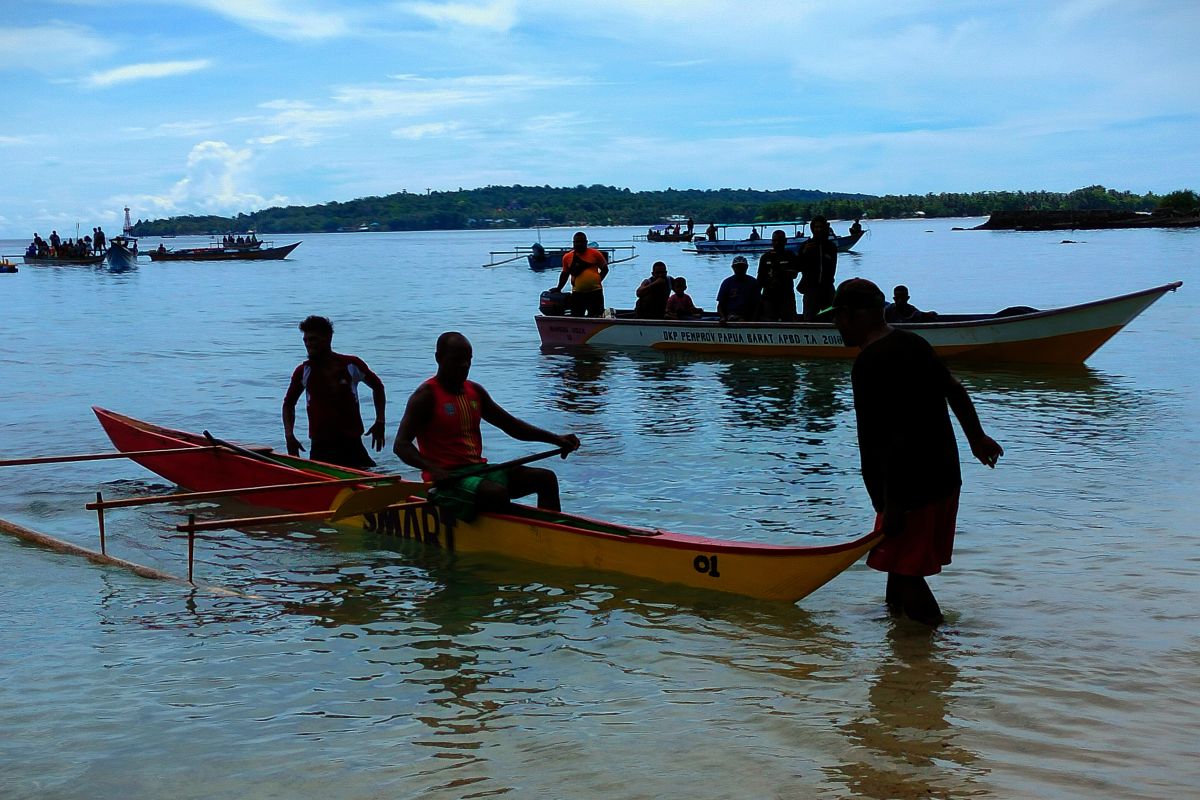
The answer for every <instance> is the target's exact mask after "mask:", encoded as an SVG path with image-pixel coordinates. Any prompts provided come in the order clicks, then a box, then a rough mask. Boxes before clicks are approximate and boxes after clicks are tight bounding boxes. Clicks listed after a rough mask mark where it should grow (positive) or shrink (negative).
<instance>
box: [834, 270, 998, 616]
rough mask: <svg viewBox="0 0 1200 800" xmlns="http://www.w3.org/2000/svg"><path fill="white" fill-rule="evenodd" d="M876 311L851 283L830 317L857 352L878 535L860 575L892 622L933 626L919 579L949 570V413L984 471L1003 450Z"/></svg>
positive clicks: (863, 438) (862, 285)
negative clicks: (866, 575) (871, 574)
mask: <svg viewBox="0 0 1200 800" xmlns="http://www.w3.org/2000/svg"><path fill="white" fill-rule="evenodd" d="M883 306H884V299H883V292H882V291H880V289H879V287H878V286H876V285H875V284H874V283H872V282H871V281H868V280H865V279H863V278H851V279H850V280H848V281H843V282H842V284H841V285H840V286H838V288H837V292H836V293H835V294H834V298H833V306H832V309H830V310H832V311H833V315H834V316H833V321H834V324H835V325H837V328H838V331H839V332H840V333H841V334H842V340H843V341H844V342H845V343H846V345H847V346H849V347H860V348H862V349H861V351H860V352H859V354H858V357H857V358H856V359H855V360H854V367H853V369H852V370H851V372H850V380H851V383H852V384H853V387H854V413H855V416H856V417H857V421H858V449H859V454H860V456H861V458H862V475H863V482H864V483H865V484H866V485H867V492H868V493H869V494H870V495H871V503H872V505H874V507H875V512H876V513H877V514H878V518H877V521H876V524H877V525H881V526H882V528H883V532H884V539H883V541H882V542H880V543H879V544H878V545H876V547H875V548H874V549H873V550H872V551H871V554H870V555H869V556H867V566H869V567H872V568H874V569H877V570H879V571H880V572H886V573H887V576H888V580H887V595H886V598H887V604H888V607H889V608H890V609H891V610H892V611H893V612H896V613H903V614H906V615H907V616H909V617H910V618H912V619H914V620H917V621H918V622H924V623H925V624H927V625H933V626H936V625H939V624H941V622H942V611H941V609H940V608H939V607H938V602H937V599H936V598H935V597H934V596H933V592H932V590H930V588H929V584H928V583H926V582H925V577H926V576H928V575H936V574H937V573H939V572H941V571H942V566H943V565H945V564H949V563H950V555H951V552H952V550H953V549H954V525H955V520H956V518H957V515H958V494H959V488H960V487H961V486H962V476H961V473H960V471H959V465H958V446H957V445H956V444H955V441H954V429H953V428H952V427H951V426H950V415H949V414H948V413H947V411H946V405H947V403H949V406H950V408H951V410H953V411H954V416H956V417H958V422H959V424H960V425H962V429H963V433H965V434H966V436H967V441H968V442H970V444H971V452H972V453H973V454H974V455H975V457H976V458H978V459H979V460H980V461H981V462H982V463H983V464H985V465H987V466H989V467H995V466H996V459H998V458H999V457H1000V456H1002V455H1004V450H1003V449H1002V448H1001V447H1000V445H998V444H996V442H995V440H993V439H992V438H991V437H990V436H988V435H987V434H986V433H984V432H983V426H982V425H981V424H980V422H979V416H978V414H976V413H975V406H974V404H973V403H972V402H971V398H970V396H969V395H968V394H967V390H966V389H965V388H963V385H962V384H961V383H959V382H958V381H957V380H955V378H954V376H953V375H951V374H950V371H949V370H947V369H946V367H945V365H944V364H942V362H941V361H940V360H939V359H938V357H937V355H936V354H934V352H933V348H932V347H931V346H930V345H929V343H928V342H927V341H925V340H924V339H922V338H921V337H920V336H917V335H916V334H915V333H911V332H909V331H905V330H899V329H896V328H893V327H891V326H890V325H888V324H887V323H886V322H884V320H883ZM822 313H824V312H822Z"/></svg>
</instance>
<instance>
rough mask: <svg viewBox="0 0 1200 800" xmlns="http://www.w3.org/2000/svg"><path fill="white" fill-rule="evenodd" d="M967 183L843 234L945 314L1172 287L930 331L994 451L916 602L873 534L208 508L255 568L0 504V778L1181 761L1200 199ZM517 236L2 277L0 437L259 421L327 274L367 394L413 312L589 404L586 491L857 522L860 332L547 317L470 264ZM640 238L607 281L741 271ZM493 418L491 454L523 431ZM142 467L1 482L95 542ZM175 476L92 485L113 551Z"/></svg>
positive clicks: (377, 242)
mask: <svg viewBox="0 0 1200 800" xmlns="http://www.w3.org/2000/svg"><path fill="white" fill-rule="evenodd" d="M975 222H977V221H975V220H967V221H963V220H930V221H911V222H876V223H874V224H872V225H871V226H870V227H871V233H870V236H869V237H868V238H867V239H866V240H865V241H864V242H863V243H862V244H861V245H860V250H861V254H857V255H855V254H852V255H846V256H843V257H842V258H841V260H840V263H839V274H840V275H841V276H843V277H849V276H851V275H856V274H857V275H862V276H866V277H870V278H873V279H875V280H876V281H878V282H879V283H880V284H881V285H884V286H885V287H888V288H890V286H891V285H892V284H894V283H898V282H904V283H906V284H908V285H909V287H910V289H911V290H912V294H913V301H914V302H915V303H916V304H917V305H918V306H920V307H922V308H933V309H937V310H941V311H946V312H949V311H973V310H982V311H987V310H997V309H1000V308H1003V307H1005V306H1010V305H1017V304H1022V305H1034V306H1038V307H1053V306H1056V305H1064V304H1070V303H1075V302H1083V301H1087V300H1092V299H1097V298H1100V297H1105V296H1110V295H1115V294H1120V293H1124V292H1128V291H1134V290H1137V289H1142V288H1146V287H1149V286H1154V285H1158V284H1162V283H1166V282H1169V281H1173V280H1183V281H1184V282H1185V286H1184V287H1183V289H1182V290H1181V291H1180V292H1178V293H1175V294H1170V295H1168V296H1167V297H1165V298H1163V299H1162V300H1161V301H1160V302H1159V303H1158V304H1156V305H1155V306H1153V307H1152V308H1150V309H1149V310H1148V311H1147V312H1146V313H1145V314H1144V315H1143V316H1142V317H1141V318H1139V319H1138V320H1136V321H1135V322H1134V323H1133V324H1132V325H1131V326H1129V328H1127V329H1126V330H1125V331H1123V332H1122V333H1120V334H1119V335H1118V336H1117V337H1116V338H1115V339H1114V340H1113V341H1111V342H1110V343H1109V344H1108V345H1106V347H1105V348H1104V349H1102V350H1101V351H1100V352H1099V353H1097V354H1096V355H1095V356H1094V357H1093V358H1092V359H1091V361H1090V362H1089V364H1088V365H1087V366H1086V367H1080V368H1021V369H1014V368H994V369H978V368H975V369H962V368H959V369H957V370H956V372H957V373H958V374H959V376H960V377H961V379H962V380H963V381H964V383H965V384H966V385H967V386H968V388H969V389H970V390H971V391H972V393H973V396H974V399H975V402H976V404H977V406H978V408H979V411H980V415H981V417H982V418H983V420H984V424H985V426H986V428H987V429H988V431H989V432H990V433H991V434H992V435H993V436H994V437H995V438H996V439H997V440H999V441H1000V442H1001V443H1002V444H1003V445H1004V447H1005V449H1006V455H1005V457H1004V458H1003V459H1002V460H1001V462H1000V466H999V467H998V468H997V469H996V470H995V471H989V470H986V469H984V468H982V467H980V466H979V465H978V464H975V463H973V462H972V463H971V464H967V463H966V461H965V460H964V477H965V487H964V495H963V502H962V511H961V514H960V536H959V548H958V550H957V552H956V553H955V563H954V564H953V565H952V566H951V567H950V568H948V570H947V571H946V572H945V573H944V574H943V575H941V576H939V577H937V578H934V579H933V580H932V584H933V586H934V589H935V591H936V592H937V594H938V596H939V598H940V599H941V601H942V604H943V606H944V608H945V609H946V611H947V612H948V617H949V624H948V625H946V626H945V627H944V628H943V629H942V630H940V631H939V632H937V633H936V634H934V635H930V634H929V633H927V632H926V631H924V630H923V629H920V628H918V627H915V626H913V625H911V624H909V623H904V622H897V621H894V620H892V619H891V618H889V617H888V616H887V614H886V613H885V611H884V608H883V605H882V583H883V579H882V576H881V575H879V574H878V573H874V572H873V571H871V570H869V569H867V568H866V567H864V566H862V565H857V566H855V567H853V568H851V569H850V570H849V571H848V572H846V573H845V574H843V575H842V576H840V577H838V578H837V579H836V580H834V581H833V582H832V583H830V584H829V585H827V586H826V587H825V588H823V589H822V590H820V591H819V592H817V593H816V594H814V595H812V596H811V597H809V598H807V599H806V600H804V601H803V602H802V603H800V604H797V605H795V606H791V605H781V604H773V603H763V602H756V601H750V600H741V599H737V598H730V597H724V596H710V595H706V594H702V593H699V592H688V591H683V590H676V589H670V588H664V587H662V586H656V585H654V584H651V583H647V582H639V581H635V580H627V579H624V578H620V577H615V576H611V575H603V574H593V573H586V572H574V571H569V570H555V569H547V568H543V567H539V566H536V565H529V564H522V563H518V562H508V561H505V560H504V559H501V558H498V557H496V558H487V559H480V558H458V559H454V558H450V557H447V556H446V555H445V554H443V553H440V552H437V551H427V550H421V549H412V548H397V547H393V546H392V545H390V544H389V543H388V542H386V541H383V540H379V539H374V538H371V537H370V536H369V535H367V534H348V533H341V534H339V533H336V532H334V531H333V530H330V529H327V528H322V527H320V526H315V525H310V526H297V527H294V528H290V529H288V528H285V529H282V530H276V531H272V532H267V531H257V532H246V531H220V532H214V533H210V534H207V535H205V536H204V537H203V538H202V540H201V541H200V543H199V546H198V549H199V553H198V563H197V573H198V575H199V577H200V578H201V579H202V580H203V581H205V582H209V583H213V584H219V585H223V586H227V587H231V588H234V589H237V590H239V591H242V592H246V593H251V594H254V595H257V596H258V598H260V599H251V598H241V597H225V596H219V595H214V594H210V593H205V592H199V591H191V590H188V589H186V588H183V587H180V586H177V585H173V584H167V583H160V582H153V581H148V580H143V579H140V578H137V577H134V576H132V575H130V574H128V573H125V572H123V571H119V570H115V569H110V568H101V567H97V566H93V565H90V564H88V563H86V562H83V561H81V560H79V559H76V558H73V557H68V556H60V555H56V554H52V553H48V552H44V551H42V550H40V549H37V548H33V547H30V546H27V545H24V544H21V543H18V542H16V541H14V540H11V539H9V538H8V537H0V717H2V718H3V720H4V734H3V736H0V796H2V797H4V798H130V797H167V796H170V797H174V798H214V797H255V798H328V797H336V798H382V797H397V798H406V797H429V798H476V797H489V796H499V795H507V796H511V797H522V798H524V797H544V798H559V797H563V798H566V797H571V798H610V797H622V798H625V797H637V798H663V797H681V798H682V797H690V798H728V797H765V798H772V797H774V798H791V797H830V798H840V797H854V798H858V797H863V798H896V797H946V798H960V797H967V796H984V797H989V796H990V797H998V798H1009V797H1037V798H1073V797H1081V796H1098V797H1112V798H1162V797H1181V796H1188V795H1193V794H1195V793H1196V791H1197V790H1198V789H1200V760H1198V759H1197V758H1196V740H1195V732H1196V731H1197V730H1200V710H1198V706H1197V704H1196V702H1195V698H1196V697H1197V695H1198V693H1200V668H1198V666H1197V665H1198V664H1200V635H1198V631H1200V580H1198V579H1197V578H1198V573H1200V537H1198V536H1197V524H1196V523H1197V521H1198V514H1197V512H1196V510H1195V509H1196V504H1195V498H1194V494H1195V487H1196V486H1198V485H1200V480H1198V478H1200V475H1198V474H1197V473H1198V470H1197V466H1196V464H1197V459H1196V453H1197V451H1198V450H1200V413H1198V412H1200V399H1198V398H1200V391H1198V388H1200V387H1198V384H1200V380H1198V376H1200V371H1198V370H1197V368H1196V365H1195V358H1196V353H1197V346H1198V345H1200V324H1198V322H1197V320H1198V319H1200V283H1198V282H1197V278H1198V277H1200V274H1198V270H1197V255H1198V254H1200V231H1109V232H1101V231H1088V232H1076V233H1072V234H1068V235H1066V236H1064V235H1063V234H1061V233H1044V234H1043V233H1021V234H1017V233H984V232H954V231H951V227H952V226H955V225H971V224H975ZM844 227H845V225H844V224H843V225H841V226H840V227H839V230H840V229H841V228H844ZM635 232H640V229H639V230H634V229H595V230H593V231H592V232H591V234H592V236H593V238H595V239H597V240H599V241H601V242H602V243H618V242H621V241H627V240H628V239H629V237H630V236H631V235H632V234H633V233H635ZM570 234H571V231H570V230H549V231H542V233H541V236H542V239H543V241H544V242H546V243H547V244H565V243H566V242H567V241H568V240H569V237H570ZM534 236H535V234H534V233H533V232H531V231H490V232H462V233H409V234H361V235H360V234H343V235H326V236H319V235H304V236H301V237H283V236H280V237H275V240H276V242H277V243H278V244H283V243H285V241H292V240H293V238H301V239H303V241H304V243H303V244H302V245H301V246H300V248H299V249H298V250H296V252H295V253H294V254H293V257H292V258H291V259H289V260H288V261H286V262H276V263H262V264H252V263H242V264H195V263H172V264H152V263H150V262H149V261H145V260H144V261H143V263H142V264H141V266H140V267H139V268H138V269H137V270H136V271H133V272H129V273H125V274H111V273H108V272H105V271H102V270H101V271H97V270H93V269H91V268H86V267H71V268H39V267H23V268H22V271H21V273H20V274H19V275H0V320H2V321H3V326H2V330H3V337H4V345H5V346H4V348H3V350H2V351H0V455H3V456H14V455H32V454H55V453H67V452H80V451H99V450H106V449H109V444H108V442H107V440H106V438H105V437H104V435H103V433H102V432H101V430H100V428H99V426H98V425H97V424H96V422H95V419H94V417H93V416H92V414H91V412H90V410H89V406H91V405H93V404H96V405H102V406H106V407H109V408H112V409H114V410H118V411H122V412H125V413H129V414H132V415H134V416H137V417H141V418H144V419H148V420H152V421H156V422H160V423H163V424H167V425H170V426H173V427H179V428H184V429H190V430H199V429H204V428H206V429H208V430H211V431H212V432H213V433H214V434H215V435H217V436H221V437H225V438H231V439H237V440H242V441H247V442H252V443H261V444H272V445H275V446H281V445H282V433H281V425H280V422H279V406H280V400H281V397H282V394H283V389H284V387H285V385H286V382H287V379H288V376H289V374H290V372H291V370H292V369H293V368H294V367H295V365H296V364H297V363H299V361H301V360H302V359H303V357H304V351H303V347H302V345H301V341H300V334H299V332H298V331H297V330H296V323H297V322H298V321H299V320H300V319H301V318H303V317H304V316H306V315H308V314H310V313H321V314H326V315H328V316H330V317H331V318H332V319H333V320H334V323H335V325H336V327H337V333H336V336H335V340H334V346H335V348H337V349H338V350H340V351H342V352H349V353H356V354H358V355H361V356H362V357H364V358H365V359H366V360H367V361H368V363H370V364H371V365H372V366H373V367H374V368H375V369H376V370H377V371H378V372H379V373H380V375H381V376H382V377H383V379H384V381H385V382H386V384H387V386H388V391H389V426H390V427H392V428H394V426H395V424H396V423H397V422H398V421H399V417H400V413H401V411H402V407H403V403H404V400H405V399H406V398H407V395H408V393H409V392H410V391H411V390H412V389H413V388H414V387H415V386H416V385H417V384H418V383H419V382H420V381H421V380H422V379H424V378H425V377H427V376H428V375H430V374H431V373H432V371H433V368H434V364H433V343H434V339H435V338H436V336H437V335H438V333H440V332H441V331H443V330H448V329H457V330H460V331H462V332H464V333H466V334H467V335H468V336H469V337H470V338H471V339H472V341H473V343H474V345H475V352H476V358H475V367H474V372H473V377H474V378H475V379H477V380H479V381H480V382H482V383H483V384H484V385H486V386H487V387H488V388H489V389H490V390H491V392H492V394H493V395H494V396H495V397H496V398H497V400H499V401H500V402H501V403H502V404H503V405H505V406H507V407H508V408H509V409H510V410H512V411H514V412H516V413H518V414H519V415H521V416H524V417H526V418H527V419H529V420H531V421H534V422H536V423H538V424H540V425H543V426H545V427H549V428H552V429H554V430H559V431H573V432H575V433H577V434H579V436H580V438H581V439H582V440H583V442H584V447H583V449H582V450H580V451H579V452H578V453H577V454H576V455H574V456H572V458H571V459H570V460H568V461H567V462H565V463H564V462H556V463H557V467H556V468H557V469H558V470H559V473H560V477H561V479H562V483H563V492H564V499H565V502H566V504H567V505H568V506H569V507H571V508H573V509H577V510H579V511H581V512H584V513H588V514H591V515H594V516H599V517H603V518H608V519H613V520H619V521H627V522H633V523H649V524H653V525H657V526H661V527H666V528H671V529H676V530H682V531H688V532H694V533H700V534H706V535H713V536H720V537H724V538H728V539H733V540H741V541H755V542H777V543H811V542H834V541H842V540H846V539H848V538H851V537H855V536H858V535H860V534H861V533H862V532H863V531H864V530H865V529H866V528H867V527H868V526H869V525H870V524H871V518H872V515H871V512H870V508H869V504H868V501H867V497H866V492H865V491H864V490H863V488H862V486H861V483H860V480H859V476H858V474H857V469H856V464H857V453H856V449H855V439H854V429H853V409H852V405H851V398H850V392H849V365H848V364H841V363H821V362H789V361H785V360H760V361H742V360H736V359H725V358H711V357H696V356H686V355H658V354H651V353H634V352H592V353H581V354H567V353H543V352H541V351H540V349H539V347H538V339H537V334H536V331H535V329H534V325H533V320H532V316H533V314H534V313H535V310H536V305H537V300H538V294H539V293H540V292H541V291H542V290H543V289H545V288H547V287H548V286H550V285H552V283H553V282H554V276H550V275H539V274H536V273H533V272H530V271H529V270H528V269H526V268H524V267H523V266H522V265H520V264H511V265H507V266H502V267H498V268H495V269H481V267H480V265H481V264H483V263H484V262H486V261H487V260H488V256H487V254H488V252H489V251H491V250H501V249H504V248H507V247H511V246H513V245H516V244H529V243H531V242H532V241H534ZM1064 238H1071V239H1075V240H1077V241H1078V242H1079V243H1077V244H1062V243H1060V242H1061V241H1062V239H1064ZM189 243H196V242H195V240H186V239H176V240H169V241H168V244H169V245H174V246H182V245H186V244H189ZM156 244H157V241H155V240H145V241H144V242H143V245H144V246H154V245H156ZM23 245H24V243H23V242H15V241H8V242H0V252H5V253H19V252H20V251H21V249H22V248H23ZM638 254H639V257H638V259H637V260H635V261H633V262H631V263H628V264H620V265H617V266H615V267H614V268H613V272H612V274H611V276H610V280H609V281H608V284H607V292H608V298H609V304H610V305H617V306H628V305H631V304H632V300H633V289H634V287H636V285H637V283H638V282H639V280H640V279H641V278H642V277H643V276H644V275H645V274H648V273H649V270H650V265H651V263H652V262H653V261H654V260H656V259H659V258H661V259H663V260H665V261H667V263H668V265H669V266H670V269H671V272H672V274H680V275H684V276H686V277H687V278H688V281H689V285H690V287H691V294H692V296H693V298H694V299H695V301H696V303H697V304H699V305H701V306H711V305H712V304H713V300H712V298H713V296H714V295H715V292H716V288H717V286H718V284H719V282H720V280H721V279H723V278H724V277H725V276H726V275H727V274H728V271H729V270H728V261H727V260H726V259H711V260H710V259H708V258H704V257H700V256H696V255H691V254H687V253H683V252H681V250H680V248H679V246H677V245H665V244H644V243H642V244H639V246H638ZM365 411H367V412H368V413H369V409H366V410H365ZM492 434H493V435H490V436H489V437H488V438H487V448H488V450H489V452H490V454H491V455H492V456H493V457H494V458H496V459H501V458H504V457H515V456H517V455H522V454H524V453H526V452H532V450H531V449H530V446H529V445H522V444H520V443H515V442H511V441H507V440H505V439H504V438H503V437H502V436H501V435H498V434H496V432H494V431H493V432H492ZM960 439H961V436H960ZM381 464H382V465H383V466H384V467H386V468H388V469H397V468H398V467H399V465H398V463H397V462H396V460H395V459H394V458H393V457H391V456H390V454H388V455H386V456H385V457H383V458H381ZM168 488H169V487H167V486H165V485H163V484H162V482H161V481H160V480H159V479H157V478H156V477H155V476H153V475H150V474H149V473H147V472H145V471H144V470H142V469H140V468H139V467H137V466H135V465H132V464H129V463H123V462H100V463H93V464H76V465H66V466H44V467H25V468H9V469H4V470H3V471H2V472H0V517H2V518H4V519H8V520H11V521H14V522H17V523H20V524H24V525H26V526H28V527H32V528H35V529H38V530H42V531H46V532H49V533H52V534H54V535H57V536H60V537H62V538H65V539H69V540H71V541H76V542H79V543H81V544H85V545H88V546H95V545H96V540H97V537H96V530H95V519H94V517H93V516H92V515H91V514H89V513H88V512H86V511H85V510H84V509H83V505H84V503H85V502H87V501H88V500H90V499H92V498H93V497H94V493H95V492H96V491H97V490H98V489H100V490H103V491H104V492H105V495H106V496H121V495H126V494H138V493H146V492H151V491H165V490H167V489H168ZM246 510H248V509H247V508H246V507H244V506H238V505H236V504H233V503H229V504H226V506H225V507H224V508H223V509H222V513H235V512H238V511H246ZM180 511H181V509H180V508H172V507H158V506H151V507H148V508H145V509H131V510H125V511H121V512H111V513H110V514H109V516H108V530H109V547H110V551H111V552H113V553H114V554H117V555H121V556H124V557H127V558H130V559H132V560H134V561H138V562H142V563H147V564H151V565H154V566H157V567H159V568H162V569H166V570H169V571H172V572H175V573H181V572H183V571H185V569H186V566H185V553H186V543H185V541H184V540H183V539H182V538H180V536H179V535H176V534H174V533H173V525H174V524H175V523H176V522H177V521H178V520H179V513H180Z"/></svg>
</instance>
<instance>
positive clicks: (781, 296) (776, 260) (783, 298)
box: [758, 231, 800, 322]
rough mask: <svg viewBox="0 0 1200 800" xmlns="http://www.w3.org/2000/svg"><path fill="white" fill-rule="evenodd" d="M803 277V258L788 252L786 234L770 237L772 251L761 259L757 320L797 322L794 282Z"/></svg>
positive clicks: (775, 233) (759, 262)
mask: <svg viewBox="0 0 1200 800" xmlns="http://www.w3.org/2000/svg"><path fill="white" fill-rule="evenodd" d="M799 274H800V258H799V257H798V256H797V255H796V254H795V253H793V252H792V251H791V250H788V249H787V234H786V233H784V232H783V231H775V232H774V233H772V234H771V249H770V250H768V251H767V252H765V253H763V254H762V256H760V257H759V259H758V285H759V287H760V288H761V289H762V302H761V303H760V305H759V307H758V318H759V319H761V320H766V321H768V322H776V321H778V322H795V321H796V292H795V290H794V288H793V282H794V281H795V280H796V276H797V275H799Z"/></svg>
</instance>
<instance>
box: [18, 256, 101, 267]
mask: <svg viewBox="0 0 1200 800" xmlns="http://www.w3.org/2000/svg"><path fill="white" fill-rule="evenodd" d="M22 258H23V259H24V260H25V263H26V264H35V265H40V266H44V267H60V266H61V267H74V266H89V267H91V266H95V265H97V264H100V263H101V262H103V261H104V253H99V254H97V255H88V256H70V257H67V258H58V257H55V256H31V255H25V256H23V257H22Z"/></svg>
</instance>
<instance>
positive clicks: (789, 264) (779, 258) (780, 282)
mask: <svg viewBox="0 0 1200 800" xmlns="http://www.w3.org/2000/svg"><path fill="white" fill-rule="evenodd" d="M799 274H800V259H799V257H798V256H797V255H796V254H795V253H793V252H792V251H790V250H784V251H783V252H779V251H777V250H768V251H767V252H765V253H763V254H762V256H761V257H759V259H758V285H759V286H761V287H762V290H763V292H764V293H766V294H769V295H777V294H791V292H792V281H794V280H796V276H797V275H799Z"/></svg>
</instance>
